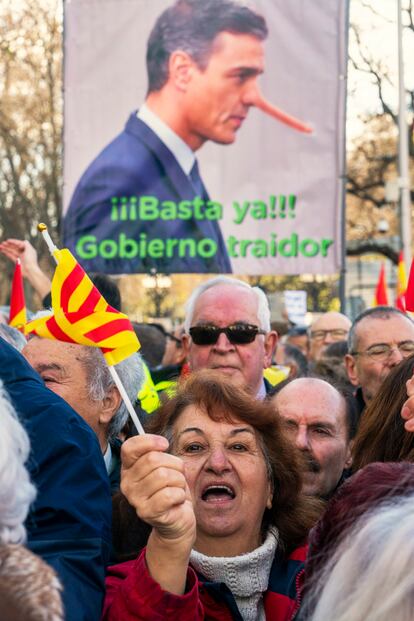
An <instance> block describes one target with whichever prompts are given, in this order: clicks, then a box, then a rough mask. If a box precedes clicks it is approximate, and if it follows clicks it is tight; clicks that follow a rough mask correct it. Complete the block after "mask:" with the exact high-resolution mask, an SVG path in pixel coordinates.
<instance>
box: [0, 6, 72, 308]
mask: <svg viewBox="0 0 414 621" xmlns="http://www.w3.org/2000/svg"><path fill="white" fill-rule="evenodd" d="M61 68H62V3H61V1H60V0H22V1H21V2H19V3H13V2H6V3H3V5H2V6H1V8H0V99H1V107H0V235H1V238H2V239H5V238H7V237H16V238H19V239H28V240H29V241H31V243H32V244H33V245H34V246H35V247H36V248H37V250H38V254H39V258H40V262H41V263H42V258H43V257H46V256H47V255H48V252H47V249H46V248H45V245H44V244H43V243H42V242H41V240H39V238H38V236H37V235H36V225H37V224H38V223H39V222H45V223H46V224H47V225H48V226H49V227H50V228H51V230H53V231H54V237H55V238H56V234H58V232H59V224H60V223H59V219H60V210H61V194H62V192H61V189H62V153H61V149H62V76H61ZM55 232H56V234H55ZM56 241H58V240H57V239H56ZM1 261H2V263H3V262H4V268H3V269H1V270H0V283H1V285H2V286H1V289H0V290H1V301H2V302H3V303H4V301H5V299H6V297H7V295H8V289H9V284H8V283H9V278H10V272H11V269H12V266H11V265H9V264H8V263H7V262H6V261H5V259H3V258H2V259H1ZM48 262H49V261H48Z"/></svg>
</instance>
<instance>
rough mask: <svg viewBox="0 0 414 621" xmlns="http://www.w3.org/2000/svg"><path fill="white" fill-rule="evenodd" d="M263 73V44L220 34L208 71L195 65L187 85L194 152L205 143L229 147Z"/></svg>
mask: <svg viewBox="0 0 414 621" xmlns="http://www.w3.org/2000/svg"><path fill="white" fill-rule="evenodd" d="M263 70H264V50H263V44H262V42H261V41H260V40H259V39H257V38H256V37H253V36H251V35H244V34H231V33H229V32H222V33H220V34H219V35H217V37H216V39H215V40H214V43H213V48H212V52H211V55H210V58H209V61H208V64H207V67H206V68H205V69H204V70H202V69H199V68H198V67H197V65H195V64H194V66H193V72H192V79H191V81H190V82H189V84H188V90H187V97H186V100H187V104H186V118H187V130H188V135H189V138H190V139H191V142H190V141H188V144H191V145H192V148H193V149H197V148H199V147H200V146H201V145H202V144H203V143H204V142H206V141H207V140H212V141H213V142H218V143H221V144H231V143H232V142H234V140H235V139H236V132H237V130H238V129H239V128H240V127H241V125H242V124H243V121H244V120H245V118H246V116H247V113H248V111H249V108H250V107H251V106H252V105H254V103H255V100H256V96H257V89H258V85H257V77H258V76H259V75H260V74H261V73H263Z"/></svg>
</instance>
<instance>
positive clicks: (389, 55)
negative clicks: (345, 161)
mask: <svg viewBox="0 0 414 621" xmlns="http://www.w3.org/2000/svg"><path fill="white" fill-rule="evenodd" d="M402 4H403V6H407V1H406V0H402ZM350 21H351V24H353V25H354V26H356V28H357V29H358V31H359V34H360V41H361V49H362V50H363V53H364V55H365V56H366V57H369V58H372V59H374V60H375V63H376V64H377V66H378V67H379V68H380V69H382V70H383V69H384V68H386V70H387V71H388V74H389V78H390V83H386V84H385V85H384V95H385V97H386V99H387V102H388V103H389V105H390V106H391V108H392V109H393V110H394V111H395V112H397V111H398V35H397V0H351V1H350ZM403 44H404V50H403V60H404V80H405V85H406V87H407V88H413V87H414V63H413V62H412V59H413V58H414V33H413V32H407V31H406V32H405V33H404V35H403ZM349 56H350V57H351V58H352V59H355V60H356V61H358V62H359V63H360V62H361V55H360V52H359V49H358V45H357V44H356V40H355V36H354V33H353V32H352V29H351V31H350V38H349ZM372 82H373V79H372V77H371V76H369V75H367V74H366V73H363V72H361V71H356V70H355V69H354V68H353V66H352V63H351V62H350V63H349V66H348V101H347V120H348V124H347V133H348V138H349V139H352V137H353V136H355V135H356V134H358V133H359V132H360V131H361V128H362V123H361V122H360V121H359V118H360V116H361V115H363V114H364V113H367V112H375V111H376V110H377V109H378V91H377V89H376V87H375V86H374V85H373V83H372Z"/></svg>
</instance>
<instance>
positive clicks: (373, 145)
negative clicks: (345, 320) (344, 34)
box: [346, 0, 414, 263]
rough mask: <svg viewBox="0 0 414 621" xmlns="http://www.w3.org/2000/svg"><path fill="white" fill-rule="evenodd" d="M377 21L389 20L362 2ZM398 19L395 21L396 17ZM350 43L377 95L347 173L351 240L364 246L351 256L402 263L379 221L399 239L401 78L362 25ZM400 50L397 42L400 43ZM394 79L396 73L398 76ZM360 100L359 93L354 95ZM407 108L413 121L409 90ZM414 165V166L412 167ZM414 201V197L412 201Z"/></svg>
mask: <svg viewBox="0 0 414 621" xmlns="http://www.w3.org/2000/svg"><path fill="white" fill-rule="evenodd" d="M360 5H361V6H363V7H365V8H366V9H367V10H369V11H370V12H371V14H372V16H373V18H378V19H382V20H383V21H386V18H385V17H384V16H382V15H381V14H380V13H379V10H378V9H377V6H378V4H376V3H374V2H373V0H371V1H370V2H368V1H366V2H360ZM395 17H396V16H395ZM413 19H414V15H413V5H412V0H407V1H406V2H405V5H404V9H403V23H404V34H405V36H406V37H408V38H410V37H412V36H413V35H414V21H413ZM350 38H351V41H353V43H354V45H353V46H352V49H353V50H354V53H353V54H351V56H350V69H353V70H354V71H356V72H358V73H360V74H366V76H367V78H368V79H369V80H370V82H371V84H372V85H373V86H374V87H375V89H376V92H377V106H376V110H375V112H372V113H370V114H366V115H365V116H364V117H363V118H362V120H363V123H364V130H363V131H362V133H361V135H360V136H359V137H358V138H357V139H356V140H355V141H354V144H353V147H352V148H351V149H350V151H349V157H348V172H347V188H346V191H347V238H348V239H349V240H353V241H354V242H355V240H358V239H359V240H361V243H360V244H359V245H358V244H355V243H353V244H352V243H351V244H350V245H349V247H348V254H349V255H357V254H363V253H366V252H370V253H373V252H375V253H379V254H383V255H384V256H386V257H387V258H389V259H390V260H391V261H392V262H394V263H397V260H398V259H397V257H398V252H397V249H396V248H394V247H392V246H390V245H389V244H384V242H383V241H381V239H380V238H381V233H380V232H379V231H378V221H379V220H380V219H385V220H386V221H387V222H388V225H389V233H390V235H394V236H397V235H398V234H399V220H398V213H397V208H396V207H397V206H396V205H395V204H394V205H390V204H389V203H388V202H387V200H386V196H385V185H386V182H387V181H391V180H394V179H396V178H397V176H398V116H397V113H396V106H395V103H391V101H390V100H389V97H390V92H391V90H394V92H397V86H396V84H395V81H396V77H395V75H393V74H392V72H391V70H390V67H389V65H388V63H387V59H383V58H381V57H378V51H377V53H376V54H375V55H374V54H373V53H372V51H370V50H369V49H368V48H367V46H366V44H365V42H364V37H363V36H362V35H361V31H360V29H359V27H358V25H357V24H352V25H351V32H350ZM395 45H397V41H395ZM394 73H395V72H394ZM354 96H355V93H354ZM407 104H408V109H409V112H410V113H411V118H412V119H413V111H414V91H413V90H407ZM413 129H414V127H413V121H412V122H411V124H410V125H407V132H408V137H409V149H410V157H411V158H412V159H413V158H414V143H413ZM411 165H413V162H411ZM412 198H414V194H413V196H412Z"/></svg>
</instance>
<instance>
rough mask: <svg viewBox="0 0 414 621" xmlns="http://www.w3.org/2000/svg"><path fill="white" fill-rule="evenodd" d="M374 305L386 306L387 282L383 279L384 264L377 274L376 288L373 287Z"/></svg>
mask: <svg viewBox="0 0 414 621" xmlns="http://www.w3.org/2000/svg"><path fill="white" fill-rule="evenodd" d="M374 306H388V294H387V283H386V280H385V266H384V263H383V264H382V265H381V269H380V273H379V276H378V282H377V288H376V289H375V299H374Z"/></svg>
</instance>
